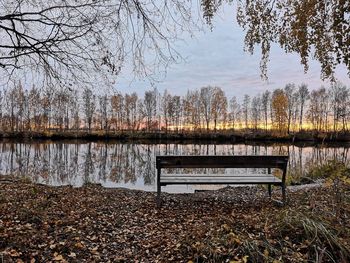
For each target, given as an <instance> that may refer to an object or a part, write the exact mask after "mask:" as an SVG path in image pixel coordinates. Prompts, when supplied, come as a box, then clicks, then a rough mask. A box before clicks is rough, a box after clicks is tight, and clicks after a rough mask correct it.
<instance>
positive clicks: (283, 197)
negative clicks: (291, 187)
mask: <svg viewBox="0 0 350 263" xmlns="http://www.w3.org/2000/svg"><path fill="white" fill-rule="evenodd" d="M282 202H283V204H284V205H285V204H286V186H285V185H284V184H283V185H282Z"/></svg>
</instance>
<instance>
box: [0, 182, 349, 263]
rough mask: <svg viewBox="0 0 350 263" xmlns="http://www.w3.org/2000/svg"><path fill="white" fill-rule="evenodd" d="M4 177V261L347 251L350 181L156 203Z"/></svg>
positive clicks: (321, 256)
mask: <svg viewBox="0 0 350 263" xmlns="http://www.w3.org/2000/svg"><path fill="white" fill-rule="evenodd" d="M0 186H1V187H0V254H1V255H2V257H3V259H4V262H48V261H55V262H65V261H68V262H134V261H139V262H171V261H176V262H179V261H180V262H191V261H192V262H207V261H210V262H225V261H229V260H234V262H282V261H283V262H306V261H312V262H315V261H316V260H317V259H318V260H319V262H328V261H331V258H332V259H333V260H334V261H335V262H348V261H349V260H350V198H349V197H350V187H349V186H348V185H343V184H340V185H338V186H337V192H336V191H334V186H333V185H323V186H321V187H314V188H304V189H300V190H298V189H297V190H295V191H289V193H288V198H289V204H288V205H286V206H285V207H281V206H279V205H277V204H276V203H275V202H274V201H271V200H269V198H268V197H267V191H266V190H265V189H262V188H260V187H251V188H249V187H238V188H224V189H221V190H218V191H208V192H200V193H195V194H166V193H164V194H163V201H164V203H163V206H162V207H161V208H160V209H158V208H157V207H156V204H155V194H154V193H149V192H143V191H133V190H127V189H108V188H102V187H101V186H99V185H91V184H87V185H86V186H85V187H82V188H72V187H69V186H65V187H49V186H45V185H35V184H31V183H25V182H21V181H15V182H13V181H2V182H1V183H0ZM273 196H274V198H276V199H278V198H280V191H279V189H276V191H274V192H273ZM339 197H341V198H339ZM0 258H1V257H0ZM21 260H22V261H21ZM274 260H275V261H274Z"/></svg>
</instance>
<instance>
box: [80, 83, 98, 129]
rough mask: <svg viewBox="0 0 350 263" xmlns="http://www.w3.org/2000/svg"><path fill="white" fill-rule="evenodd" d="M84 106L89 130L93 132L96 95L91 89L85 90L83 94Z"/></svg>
mask: <svg viewBox="0 0 350 263" xmlns="http://www.w3.org/2000/svg"><path fill="white" fill-rule="evenodd" d="M83 105H84V113H85V122H86V124H87V125H88V129H89V131H90V132H91V124H92V118H93V116H94V113H95V109H96V102H95V95H94V94H93V93H92V90H91V89H89V88H86V89H84V92H83Z"/></svg>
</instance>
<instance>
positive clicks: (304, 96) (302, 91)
mask: <svg viewBox="0 0 350 263" xmlns="http://www.w3.org/2000/svg"><path fill="white" fill-rule="evenodd" d="M298 93H299V100H300V115H299V131H300V130H302V129H303V116H304V107H305V103H306V101H307V100H308V99H309V90H308V88H307V85H306V84H301V85H300V86H299V90H298Z"/></svg>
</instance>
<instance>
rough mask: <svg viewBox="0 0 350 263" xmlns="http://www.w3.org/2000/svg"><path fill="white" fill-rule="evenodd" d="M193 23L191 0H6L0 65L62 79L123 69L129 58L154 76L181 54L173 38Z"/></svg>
mask: <svg viewBox="0 0 350 263" xmlns="http://www.w3.org/2000/svg"><path fill="white" fill-rule="evenodd" d="M193 26H194V23H193V21H192V14H191V3H190V2H188V1H185V0H172V1H154V0H151V1H134V0H133V1H124V0H65V1H61V0H51V1H44V0H14V1H10V0H1V1H0V36H1V39H2V41H1V44H0V66H1V68H2V69H3V70H4V71H5V72H7V73H8V74H10V75H11V74H13V73H14V72H15V73H19V72H20V71H18V70H17V69H24V70H25V71H26V72H27V71H28V69H30V68H31V69H32V71H31V74H33V75H37V76H39V78H44V79H46V80H47V81H48V82H50V83H52V84H55V83H58V84H60V85H63V84H65V85H71V84H72V82H77V83H83V84H86V83H87V80H92V81H93V80H94V79H95V76H96V74H94V73H95V72H96V73H98V74H101V73H102V74H104V75H105V76H107V75H117V74H118V73H119V72H120V70H121V68H122V67H123V66H124V65H125V64H126V63H128V64H129V65H131V66H133V68H132V70H133V72H134V73H135V74H136V75H139V76H146V77H150V78H151V77H152V72H154V71H156V70H159V69H160V68H162V67H166V66H167V65H169V63H171V62H173V61H175V60H176V58H177V57H179V56H180V55H179V54H178V53H177V52H176V51H175V49H174V48H173V46H172V43H173V41H174V39H176V38H177V36H178V34H180V33H181V32H184V31H191V29H192V28H193ZM145 54H149V55H150V56H149V57H152V58H154V59H152V60H150V59H148V57H146V56H145ZM43 73H44V74H43Z"/></svg>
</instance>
